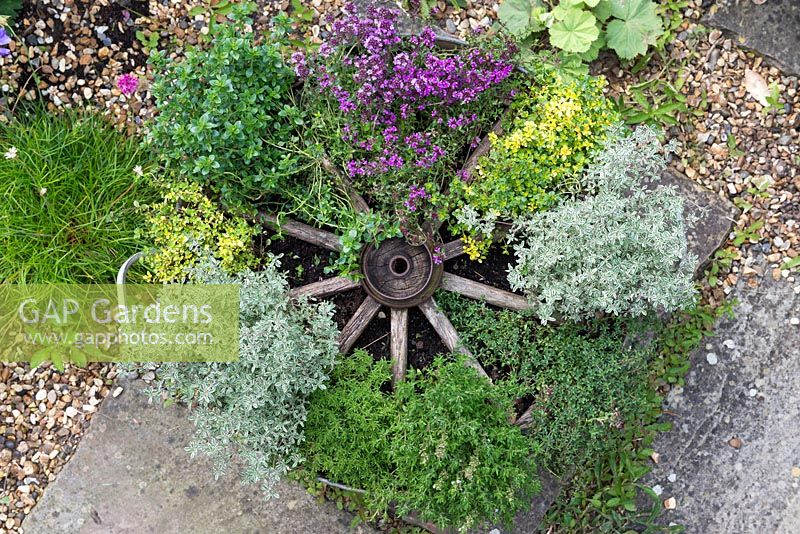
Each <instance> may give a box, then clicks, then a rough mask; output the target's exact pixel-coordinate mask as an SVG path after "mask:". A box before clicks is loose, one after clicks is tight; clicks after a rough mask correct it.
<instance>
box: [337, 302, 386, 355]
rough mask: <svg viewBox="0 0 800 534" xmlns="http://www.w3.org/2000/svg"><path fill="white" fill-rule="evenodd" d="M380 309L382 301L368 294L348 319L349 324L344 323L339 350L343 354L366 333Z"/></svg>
mask: <svg viewBox="0 0 800 534" xmlns="http://www.w3.org/2000/svg"><path fill="white" fill-rule="evenodd" d="M380 309H381V305H380V303H379V302H378V301H377V300H375V299H374V298H372V297H370V296H369V295H367V297H366V298H365V299H364V302H362V303H361V306H359V307H358V309H357V310H356V312H355V313H354V314H353V316H352V317H351V318H350V320H349V321H347V324H346V325H344V328H342V333H341V334H339V352H341V353H342V354H347V353H348V352H350V349H352V348H353V345H354V344H355V342H356V341H357V340H358V338H359V336H361V334H362V333H364V330H365V329H366V328H367V325H368V324H369V322H370V321H371V320H372V318H373V317H375V314H377V313H378V310H380Z"/></svg>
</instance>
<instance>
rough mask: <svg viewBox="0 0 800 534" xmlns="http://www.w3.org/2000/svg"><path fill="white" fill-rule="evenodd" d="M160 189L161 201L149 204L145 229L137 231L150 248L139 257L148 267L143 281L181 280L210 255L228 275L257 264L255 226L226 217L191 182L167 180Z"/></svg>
mask: <svg viewBox="0 0 800 534" xmlns="http://www.w3.org/2000/svg"><path fill="white" fill-rule="evenodd" d="M161 187H162V190H163V194H164V199H163V200H162V201H161V202H158V203H154V204H153V205H151V206H148V207H147V209H146V210H145V215H146V219H147V227H146V228H144V229H143V230H142V231H141V232H142V235H143V236H144V237H145V238H146V239H147V240H148V241H149V242H150V243H151V246H152V251H151V252H149V253H148V254H146V255H145V257H144V260H143V261H144V264H145V265H146V266H147V268H148V269H149V271H150V272H149V273H147V274H146V275H145V279H146V280H148V281H152V282H161V283H175V282H179V283H180V282H184V281H186V280H187V279H188V278H189V277H190V276H191V273H192V271H193V269H194V268H195V267H196V266H197V264H198V263H199V262H201V261H203V260H205V259H207V258H208V257H209V256H214V257H215V258H218V259H219V262H220V267H221V268H222V269H223V270H224V271H225V272H228V273H235V272H239V271H241V270H243V269H245V268H248V267H252V266H253V265H254V264H255V262H256V260H255V256H254V255H253V246H252V239H253V237H254V236H255V235H256V233H257V229H256V228H255V227H251V226H250V225H248V224H247V221H246V220H244V219H241V218H231V217H229V216H226V215H225V214H224V212H223V211H222V210H220V209H219V208H218V207H217V206H215V205H214V203H213V202H211V200H210V199H209V198H208V197H206V196H205V195H204V194H203V191H202V189H201V187H200V185H199V184H197V183H195V182H188V181H178V182H166V183H163V184H161Z"/></svg>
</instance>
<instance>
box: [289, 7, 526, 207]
mask: <svg viewBox="0 0 800 534" xmlns="http://www.w3.org/2000/svg"><path fill="white" fill-rule="evenodd" d="M511 53H512V51H511V50H509V49H507V48H504V49H502V50H501V48H500V47H496V49H492V48H491V47H489V48H487V47H483V48H476V47H465V48H460V49H456V50H451V51H444V50H438V49H437V48H436V45H435V34H434V32H433V30H431V29H430V28H425V29H423V30H422V31H421V32H420V33H419V34H416V35H401V33H400V30H399V28H398V12H397V11H394V10H391V9H386V8H376V7H371V8H368V9H367V12H366V13H365V14H364V16H359V15H353V14H349V15H347V16H345V17H344V18H343V19H341V20H337V21H336V22H334V23H333V26H332V29H331V35H330V37H329V39H328V40H327V41H326V42H325V43H323V44H322V46H320V48H319V50H318V52H316V53H315V54H314V55H311V56H308V57H306V56H305V55H304V54H302V53H299V52H298V53H296V54H294V56H293V58H292V60H293V63H294V67H295V70H296V72H297V74H298V75H299V76H300V77H301V78H303V79H305V81H306V91H305V99H306V101H307V102H308V106H309V107H310V108H312V109H313V110H314V113H313V115H314V116H313V122H314V126H315V128H314V129H315V131H314V132H313V135H316V136H318V138H319V139H321V140H322V142H323V143H324V144H325V145H326V149H327V151H328V152H329V154H330V155H331V157H332V158H333V159H334V160H335V163H337V164H338V165H339V166H341V167H342V168H343V169H344V170H345V171H346V173H347V175H348V176H349V178H350V179H351V180H352V181H353V182H354V183H355V185H356V186H357V187H358V188H359V190H360V191H361V192H362V193H365V194H367V195H368V196H370V197H371V198H372V199H374V200H376V201H377V202H378V203H379V205H380V208H382V209H384V210H385V211H387V212H389V213H393V212H394V211H395V210H396V209H402V204H403V202H404V200H406V197H407V196H408V193H409V189H410V187H412V186H417V187H424V188H426V189H427V191H428V193H429V194H431V195H435V194H438V193H439V192H440V191H441V190H442V186H443V185H444V184H445V183H446V182H447V181H448V179H447V176H448V175H450V174H451V173H453V172H454V163H455V162H456V161H457V158H458V157H459V156H460V155H462V152H463V151H464V150H465V149H467V148H468V146H469V145H470V144H471V143H472V144H473V146H474V145H476V144H477V139H476V138H477V136H478V135H481V134H482V133H483V132H485V131H486V130H488V128H489V127H490V126H491V124H492V122H493V121H494V120H495V119H496V118H497V117H498V116H499V113H500V111H501V109H502V103H503V102H504V100H506V98H507V96H508V94H509V91H510V87H509V85H508V83H506V82H507V81H508V80H509V78H510V77H511V74H512V72H513V68H514V67H513V65H512V63H511V62H510V61H509V57H510V55H511ZM434 200H435V199H434Z"/></svg>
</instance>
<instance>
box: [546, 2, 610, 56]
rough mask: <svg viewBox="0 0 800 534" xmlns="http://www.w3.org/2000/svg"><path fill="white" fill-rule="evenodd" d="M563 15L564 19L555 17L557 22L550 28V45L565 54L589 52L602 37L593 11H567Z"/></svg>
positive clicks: (570, 9) (572, 9) (573, 9)
mask: <svg viewBox="0 0 800 534" xmlns="http://www.w3.org/2000/svg"><path fill="white" fill-rule="evenodd" d="M561 13H563V15H562V18H560V19H559V15H555V16H556V19H557V20H556V22H555V23H554V24H553V25H552V26H550V30H549V33H550V43H551V44H552V45H553V46H555V47H558V48H560V49H561V50H564V51H565V52H572V53H575V54H582V53H584V52H588V51H589V49H590V48H591V47H592V43H593V42H595V41H596V40H597V38H598V37H599V36H600V29H599V28H598V27H597V18H596V17H595V16H594V15H593V14H592V13H591V11H584V10H582V9H575V8H568V9H565V10H563V11H562V12H561Z"/></svg>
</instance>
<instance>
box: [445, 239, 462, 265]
mask: <svg viewBox="0 0 800 534" xmlns="http://www.w3.org/2000/svg"><path fill="white" fill-rule="evenodd" d="M442 253H443V254H444V259H445V260H452V259H453V258H457V257H459V256H461V255H462V254H464V243H463V241H461V240H460V239H454V240H453V241H450V242H449V243H445V244H444V246H442Z"/></svg>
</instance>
